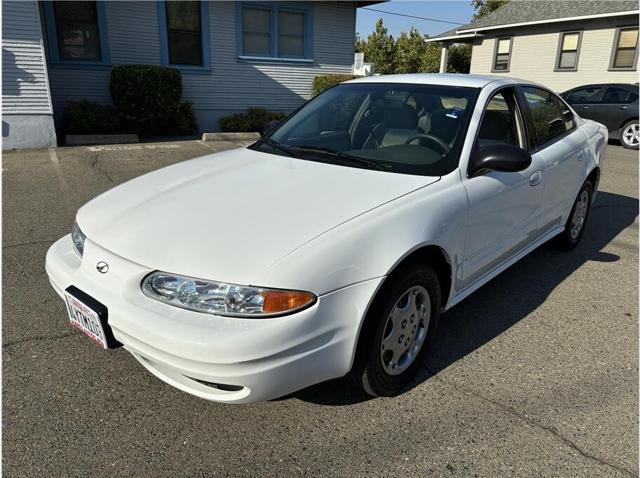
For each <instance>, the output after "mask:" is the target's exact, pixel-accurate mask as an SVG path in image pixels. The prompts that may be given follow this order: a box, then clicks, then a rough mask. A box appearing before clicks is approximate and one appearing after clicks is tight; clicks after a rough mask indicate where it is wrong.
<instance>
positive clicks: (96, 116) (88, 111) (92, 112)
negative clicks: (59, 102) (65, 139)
mask: <svg viewBox="0 0 640 478" xmlns="http://www.w3.org/2000/svg"><path fill="white" fill-rule="evenodd" d="M62 128H63V130H64V134H115V133H121V132H123V127H122V123H121V121H120V115H118V113H117V111H116V110H115V108H114V107H113V106H108V105H101V104H98V103H94V102H93V101H72V102H71V103H69V104H68V105H67V107H66V108H65V109H64V113H63V115H62Z"/></svg>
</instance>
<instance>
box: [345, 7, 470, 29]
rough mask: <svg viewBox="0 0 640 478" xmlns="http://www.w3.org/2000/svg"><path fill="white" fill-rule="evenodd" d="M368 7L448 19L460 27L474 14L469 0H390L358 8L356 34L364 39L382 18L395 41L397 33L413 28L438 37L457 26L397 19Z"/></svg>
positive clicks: (415, 19)
mask: <svg viewBox="0 0 640 478" xmlns="http://www.w3.org/2000/svg"><path fill="white" fill-rule="evenodd" d="M369 8H374V9H377V10H386V11H389V12H396V13H402V14H405V15H415V16H419V17H427V18H434V19H438V20H448V21H451V22H458V23H460V24H464V23H468V22H469V21H471V17H472V15H473V13H474V10H473V8H472V7H471V0H449V1H442V0H414V1H405V0H397V1H396V0H392V1H390V2H385V3H379V4H376V5H371V6H370V7H366V8H362V7H361V8H358V14H357V18H356V31H357V32H358V33H359V34H360V37H362V38H366V37H367V35H369V33H371V32H372V31H373V29H374V27H375V23H376V20H377V19H378V18H382V19H383V20H384V24H385V26H386V27H387V29H388V30H389V33H390V34H391V35H393V36H394V38H395V37H397V36H398V35H400V32H402V31H409V29H410V28H411V27H412V26H413V27H416V28H417V29H418V30H419V31H420V32H421V33H423V34H427V35H430V36H433V35H437V34H438V33H442V32H444V31H447V30H451V29H452V28H455V27H456V25H455V24H452V23H439V22H433V21H427V20H420V19H417V18H407V17H400V16H397V15H389V14H386V13H380V12H374V11H372V10H369Z"/></svg>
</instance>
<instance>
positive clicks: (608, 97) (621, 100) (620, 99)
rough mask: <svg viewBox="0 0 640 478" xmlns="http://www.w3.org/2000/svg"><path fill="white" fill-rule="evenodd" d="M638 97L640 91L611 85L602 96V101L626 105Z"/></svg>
mask: <svg viewBox="0 0 640 478" xmlns="http://www.w3.org/2000/svg"><path fill="white" fill-rule="evenodd" d="M637 99H638V92H637V91H632V90H630V89H627V88H620V87H618V86H610V87H608V88H607V91H605V93H604V95H603V96H602V103H605V104H614V105H626V104H629V103H633V102H634V101H637Z"/></svg>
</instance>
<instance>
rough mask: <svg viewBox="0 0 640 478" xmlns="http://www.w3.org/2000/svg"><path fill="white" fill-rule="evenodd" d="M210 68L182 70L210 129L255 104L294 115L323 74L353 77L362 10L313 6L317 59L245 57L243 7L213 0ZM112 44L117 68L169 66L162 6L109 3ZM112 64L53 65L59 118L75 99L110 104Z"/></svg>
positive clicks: (187, 94) (187, 93)
mask: <svg viewBox="0 0 640 478" xmlns="http://www.w3.org/2000/svg"><path fill="white" fill-rule="evenodd" d="M206 8H207V9H208V26H209V28H208V37H209V38H208V40H209V41H208V53H209V57H210V68H195V69H193V68H181V70H182V79H183V97H184V99H185V100H188V101H191V102H192V103H193V107H194V110H195V113H196V116H197V117H198V124H199V126H200V128H201V130H203V131H214V130H216V129H217V128H218V118H219V117H220V116H223V115H227V114H230V113H232V112H236V111H241V110H244V109H246V108H249V107H252V106H262V107H265V108H269V109H273V110H277V111H283V112H288V111H291V110H293V109H295V108H297V107H298V106H299V105H300V104H301V103H302V102H303V101H305V100H306V99H308V98H309V97H310V95H311V84H312V81H313V78H314V77H315V76H317V75H321V74H328V73H349V72H350V71H351V65H352V63H353V53H354V41H355V38H354V37H355V19H356V6H355V3H352V2H341V3H338V2H326V3H323V2H314V3H311V2H308V8H309V9H310V10H311V11H312V23H313V26H312V31H311V35H312V38H311V51H310V59H311V60H312V61H308V60H307V61H296V60H287V61H281V60H274V59H271V58H269V59H264V60H253V59H252V60H245V59H241V58H239V55H238V40H237V36H238V35H237V31H236V28H237V25H236V16H237V12H236V4H235V3H234V2H210V3H208V4H207V5H206ZM104 10H105V16H106V19H105V21H106V29H107V41H108V46H109V52H110V57H111V63H112V64H114V65H115V64H132V63H139V64H155V65H160V64H162V58H163V51H162V44H163V42H162V41H161V35H162V34H164V29H163V28H161V24H160V16H159V11H160V10H159V8H158V4H157V3H156V2H137V1H133V2H105V9H104ZM109 75H110V68H109V67H96V68H93V69H89V68H88V67H87V68H77V69H70V68H68V67H67V66H66V65H65V67H64V68H61V67H56V65H55V64H52V65H51V68H50V71H49V77H50V83H51V95H52V100H53V107H54V111H55V112H56V115H59V114H60V113H61V111H62V110H63V109H64V106H65V105H66V104H67V103H68V102H69V101H72V100H82V99H88V100H92V101H97V102H100V103H108V102H110V96H109Z"/></svg>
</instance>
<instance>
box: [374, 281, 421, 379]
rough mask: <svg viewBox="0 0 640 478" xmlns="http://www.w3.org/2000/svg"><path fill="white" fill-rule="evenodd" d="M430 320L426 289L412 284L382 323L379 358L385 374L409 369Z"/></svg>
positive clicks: (397, 373)
mask: <svg viewBox="0 0 640 478" xmlns="http://www.w3.org/2000/svg"><path fill="white" fill-rule="evenodd" d="M430 318H431V298H430V297H429V293H428V292H427V290H426V289H425V288H424V287H422V286H420V285H415V286H412V287H410V288H409V289H407V290H406V291H405V292H403V293H402V294H401V295H400V297H399V298H398V300H397V301H396V303H395V305H394V306H393V308H392V309H391V312H390V314H389V317H388V318H387V322H386V324H385V328H384V333H383V336H382V343H381V344H380V356H381V358H382V366H383V368H384V370H385V372H387V373H388V374H389V375H399V374H401V373H402V372H404V371H405V370H407V369H408V368H409V366H410V365H411V364H412V363H413V362H414V361H415V359H416V357H417V356H418V354H419V353H420V349H421V348H422V346H423V344H424V342H425V339H426V337H427V331H428V330H429V320H430Z"/></svg>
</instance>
